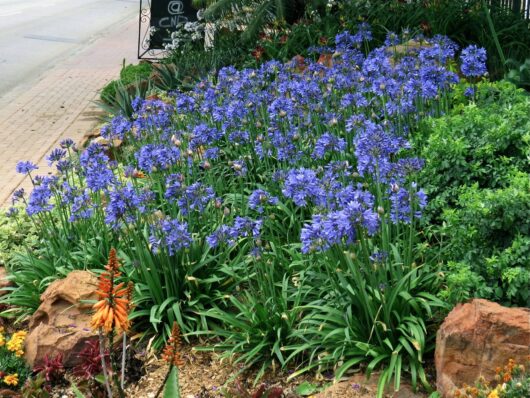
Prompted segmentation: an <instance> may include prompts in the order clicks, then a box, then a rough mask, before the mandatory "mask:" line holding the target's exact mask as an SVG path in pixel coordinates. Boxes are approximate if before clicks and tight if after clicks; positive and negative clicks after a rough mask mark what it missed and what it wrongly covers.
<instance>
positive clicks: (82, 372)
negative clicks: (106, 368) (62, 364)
mask: <svg viewBox="0 0 530 398" xmlns="http://www.w3.org/2000/svg"><path fill="white" fill-rule="evenodd" d="M85 343H86V346H85V348H83V350H82V351H81V352H79V354H77V356H78V358H79V359H81V363H80V364H79V365H77V366H76V367H75V368H74V370H73V372H74V374H75V375H76V376H78V377H81V378H83V379H91V378H93V377H94V376H97V375H98V374H101V373H102V372H103V368H102V367H101V352H100V350H99V340H88V341H86V342H85ZM104 356H105V361H106V362H108V361H109V352H108V350H105V353H104Z"/></svg>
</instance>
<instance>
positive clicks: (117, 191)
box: [105, 182, 152, 228]
mask: <svg viewBox="0 0 530 398" xmlns="http://www.w3.org/2000/svg"><path fill="white" fill-rule="evenodd" d="M107 194H108V197H109V202H108V203H107V206H106V208H105V222H106V223H107V224H108V225H110V226H111V227H112V228H119V227H120V225H121V223H122V222H134V220H135V216H136V213H144V212H145V210H146V208H147V204H148V202H149V201H150V200H151V199H152V193H151V192H145V191H137V190H136V189H135V188H134V186H133V185H132V184H131V183H130V182H129V183H127V185H125V186H114V187H113V188H112V189H111V190H110V191H108V192H107Z"/></svg>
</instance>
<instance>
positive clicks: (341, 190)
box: [3, 24, 485, 396]
mask: <svg viewBox="0 0 530 398" xmlns="http://www.w3.org/2000/svg"><path fill="white" fill-rule="evenodd" d="M371 38H372V34H371V31H370V27H369V26H368V25H366V24H361V25H360V26H358V27H357V29H356V31H355V32H352V33H350V32H343V33H341V34H340V35H338V36H337V37H336V38H335V44H336V48H334V49H330V48H328V47H326V48H325V49H322V50H321V51H323V52H325V53H330V52H332V53H333V55H332V56H330V57H329V59H328V61H327V62H326V65H323V64H322V63H318V62H314V61H306V62H300V61H296V62H291V63H287V64H285V63H281V62H278V61H271V62H267V63H265V64H263V65H261V66H259V67H258V68H254V69H243V70H237V69H235V68H233V67H228V68H224V69H222V70H221V71H220V72H219V74H218V76H217V78H216V79H213V80H204V81H201V82H200V83H199V84H197V85H196V86H195V87H194V88H193V89H192V90H191V91H186V92H181V91H177V92H174V93H171V94H170V95H161V96H158V97H153V98H149V99H147V100H142V99H140V98H138V99H137V100H135V101H134V103H133V104H132V107H133V111H134V112H133V120H132V121H131V120H129V119H128V118H127V117H125V116H123V115H117V116H116V117H115V118H114V119H113V120H112V121H111V122H110V123H109V124H108V125H107V126H105V127H104V128H103V130H102V132H101V133H102V136H103V137H104V138H106V139H107V141H108V142H109V144H108V145H107V146H102V145H101V144H98V143H92V144H90V145H89V146H88V147H87V148H86V149H85V150H79V149H77V148H75V146H74V145H73V142H72V141H70V140H65V141H64V142H63V143H62V144H61V147H60V148H57V149H55V150H53V151H52V152H51V153H50V155H49V157H48V160H49V162H50V163H51V164H54V165H55V166H56V167H57V171H58V174H57V175H54V176H51V175H48V176H37V175H36V166H35V165H33V164H31V163H30V162H25V161H21V162H19V164H18V165H17V171H18V172H20V173H23V174H28V175H29V176H30V178H31V179H32V181H33V183H34V189H33V191H32V192H31V194H29V195H28V196H26V195H25V194H24V193H23V192H20V191H19V192H16V193H15V195H14V201H15V202H23V203H24V204H25V211H26V213H27V214H28V215H30V216H31V218H32V220H33V221H34V222H35V225H36V227H37V229H38V230H39V234H40V236H41V237H42V238H43V239H46V240H47V244H46V245H45V248H43V249H42V250H41V251H39V252H37V253H35V252H29V253H28V254H27V255H26V257H25V259H24V261H21V262H20V263H19V264H17V268H16V270H17V272H16V273H15V274H14V275H13V280H14V282H15V284H16V287H15V289H14V291H13V292H12V293H11V294H10V295H9V296H7V297H6V298H5V299H3V302H5V303H8V304H10V305H13V306H14V308H13V311H19V314H20V315H22V316H23V315H24V314H28V313H31V311H32V310H34V309H35V307H36V305H38V301H37V302H35V301H28V299H27V297H37V298H38V296H39V294H40V293H41V292H42V290H43V289H44V288H45V286H46V283H49V282H50V281H52V280H53V279H54V278H58V277H61V275H63V274H64V273H66V272H68V271H69V270H71V269H92V270H98V269H100V268H101V264H103V263H105V262H106V258H105V256H106V254H107V253H109V251H110V249H111V248H112V247H115V248H116V249H117V253H118V256H119V258H120V259H122V261H123V267H122V271H123V273H124V275H126V278H127V280H131V281H132V282H134V297H135V308H134V310H133V313H132V316H131V318H132V319H133V320H134V324H135V326H136V327H137V328H138V330H150V333H158V335H159V337H158V339H157V340H156V341H155V346H159V347H160V346H162V344H163V342H164V340H166V339H167V337H169V336H170V334H171V326H172V325H173V324H174V323H175V322H176V323H177V324H178V325H179V326H180V329H181V330H182V331H183V333H184V338H188V339H189V338H192V337H193V336H197V335H206V336H212V337H217V340H214V342H217V343H215V344H213V345H211V346H210V347H208V349H216V350H222V351H223V352H225V355H226V356H227V357H232V358H235V359H236V360H237V361H242V362H244V363H245V364H246V365H247V366H255V367H256V368H257V370H258V372H257V376H258V377H259V376H261V375H262V374H263V373H264V372H266V371H267V369H269V367H278V366H281V367H284V366H292V367H295V368H296V372H295V374H294V375H293V377H294V376H295V375H296V374H299V373H301V372H304V371H307V370H308V369H314V368H317V367H320V368H321V369H326V368H329V369H333V370H335V371H336V375H337V376H338V377H340V376H341V375H343V374H345V373H346V372H347V371H349V370H350V369H351V368H352V367H355V366H359V365H360V364H362V365H363V366H365V367H366V370H367V372H368V374H369V373H370V372H371V371H373V370H375V369H380V370H381V371H382V376H381V378H380V388H379V392H378V395H379V396H382V394H383V388H384V387H385V385H387V384H389V383H390V382H393V386H394V387H395V388H396V389H398V388H399V385H400V379H401V375H402V374H404V373H407V374H408V375H410V377H411V380H412V383H413V385H414V386H416V385H417V383H418V382H421V383H422V384H424V385H425V386H427V385H428V383H427V379H426V376H425V372H424V370H423V358H424V355H426V354H427V353H428V352H429V351H430V350H432V348H433V342H432V335H433V334H432V333H430V330H431V328H432V327H433V324H434V322H435V320H436V319H437V315H438V311H440V310H443V309H444V307H445V304H444V302H443V301H441V300H440V299H438V298H437V297H436V295H435V294H436V293H437V292H438V289H439V285H440V282H441V280H440V274H439V272H438V271H439V270H438V268H437V266H436V263H434V262H432V261H431V259H430V258H429V257H427V255H426V254H427V253H428V252H427V251H426V250H425V245H424V244H422V242H421V241H420V240H419V236H420V234H421V232H422V230H421V226H420V221H421V217H422V212H423V210H424V208H425V206H426V204H427V197H426V195H425V193H424V191H423V190H422V188H421V186H419V185H418V184H417V183H416V177H417V172H418V171H419V170H420V169H421V168H422V165H423V160H422V159H420V158H418V157H416V156H415V153H414V150H413V148H412V147H411V144H410V142H409V140H408V137H409V136H410V135H411V134H412V133H413V132H415V131H416V130H417V128H418V124H419V123H420V122H421V121H422V119H424V118H426V117H428V116H438V115H441V114H442V113H444V112H446V111H447V110H448V107H449V99H450V92H451V89H452V87H453V86H454V85H455V84H456V83H457V82H458V80H459V79H458V76H457V74H456V73H455V72H453V71H452V70H450V68H448V67H447V64H448V63H449V61H453V62H454V60H455V58H456V50H457V46H456V45H455V44H454V43H453V42H452V41H450V40H449V39H447V38H445V37H441V36H439V37H436V38H434V39H433V40H432V41H430V42H429V44H428V45H426V46H410V47H407V46H401V47H400V48H399V50H398V48H397V47H396V44H398V41H397V39H396V36H395V35H389V39H388V41H387V44H386V45H385V46H382V47H379V48H376V49H374V50H373V51H371V52H368V53H365V52H364V49H366V48H368V46H367V43H369V41H370V40H371ZM407 40H408V38H407ZM484 62H485V59H484V53H483V51H482V50H481V49H479V48H477V47H470V48H468V49H466V50H465V51H464V52H463V57H462V73H464V74H465V75H467V76H469V77H470V78H473V79H477V78H479V77H480V76H481V75H482V74H484V72H485V64H484ZM117 142H123V143H124V144H123V145H121V146H119V147H117V146H114V145H115V143H117ZM35 274H37V275H38V278H39V279H38V280H41V281H46V282H43V283H41V284H35V283H34V282H33V281H34V280H35ZM28 275H30V276H29V277H28ZM339 364H340V365H339Z"/></svg>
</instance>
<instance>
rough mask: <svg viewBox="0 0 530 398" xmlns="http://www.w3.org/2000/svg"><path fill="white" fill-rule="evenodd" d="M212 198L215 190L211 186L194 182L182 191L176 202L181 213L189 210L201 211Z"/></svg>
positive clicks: (184, 213)
mask: <svg viewBox="0 0 530 398" xmlns="http://www.w3.org/2000/svg"><path fill="white" fill-rule="evenodd" d="M214 198H215V192H214V190H213V188H212V187H209V186H207V185H204V184H202V183H200V182H195V183H193V184H191V185H190V186H189V187H187V188H185V189H184V190H183V191H182V193H181V195H180V197H179V198H178V199H177V204H178V205H179V208H180V212H181V213H182V214H183V215H186V214H188V213H190V212H191V211H198V212H199V213H202V212H203V211H204V209H205V208H206V206H207V205H208V203H210V202H211V201H212V199H214Z"/></svg>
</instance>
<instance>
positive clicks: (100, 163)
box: [79, 143, 115, 191]
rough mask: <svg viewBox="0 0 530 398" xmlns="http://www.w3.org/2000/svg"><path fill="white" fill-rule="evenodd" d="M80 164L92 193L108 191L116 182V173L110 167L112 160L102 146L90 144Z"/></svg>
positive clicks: (82, 155)
mask: <svg viewBox="0 0 530 398" xmlns="http://www.w3.org/2000/svg"><path fill="white" fill-rule="evenodd" d="M79 163H80V165H81V167H82V169H81V172H82V174H84V176H85V179H86V185H87V186H88V187H89V188H90V189H91V190H92V191H99V190H102V189H106V188H107V187H108V186H109V185H111V184H112V183H113V182H114V181H115V176H114V173H113V172H112V170H111V168H110V165H109V163H110V159H109V157H108V156H107V154H106V153H105V150H104V148H103V147H102V146H101V145H99V144H97V143H92V144H90V146H89V147H88V148H87V149H86V150H85V151H84V152H83V153H82V154H81V156H80V158H79Z"/></svg>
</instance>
